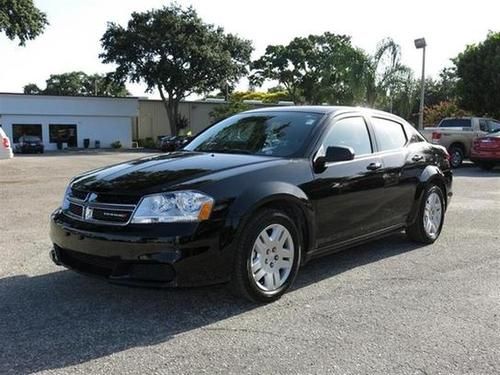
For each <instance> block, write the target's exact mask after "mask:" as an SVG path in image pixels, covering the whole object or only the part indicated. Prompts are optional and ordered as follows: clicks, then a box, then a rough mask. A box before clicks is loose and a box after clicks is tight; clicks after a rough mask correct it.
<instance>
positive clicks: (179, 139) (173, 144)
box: [160, 135, 193, 152]
mask: <svg viewBox="0 0 500 375" xmlns="http://www.w3.org/2000/svg"><path fill="white" fill-rule="evenodd" d="M192 139H193V138H192V137H188V136H182V135H174V136H167V137H163V138H162V139H161V140H160V150H161V151H163V152H172V151H176V150H180V149H181V148H183V147H184V146H185V145H186V144H188V143H189V142H190V141H191V140H192Z"/></svg>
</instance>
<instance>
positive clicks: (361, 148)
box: [323, 117, 372, 156]
mask: <svg viewBox="0 0 500 375" xmlns="http://www.w3.org/2000/svg"><path fill="white" fill-rule="evenodd" d="M323 145H324V146H325V147H330V146H343V147H351V148H352V149H353V150H354V154H355V155H356V156H359V155H366V154H371V153H372V144H371V141H370V135H369V134H368V129H367V127H366V123H365V120H364V119H363V118H362V117H349V118H344V119H341V120H338V121H337V122H336V123H335V124H333V127H332V130H330V133H329V134H328V135H327V136H326V138H325V141H324V142H323Z"/></svg>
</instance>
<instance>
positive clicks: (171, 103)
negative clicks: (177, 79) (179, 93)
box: [158, 86, 179, 135]
mask: <svg viewBox="0 0 500 375" xmlns="http://www.w3.org/2000/svg"><path fill="white" fill-rule="evenodd" d="M158 91H159V92H160V96H161V100H162V102H163V106H164V107H165V111H166V112H167V118H168V123H169V125H170V135H177V114H178V113H179V100H176V99H172V95H170V94H169V96H168V98H167V97H166V96H165V93H164V92H163V89H162V88H161V86H159V87H158Z"/></svg>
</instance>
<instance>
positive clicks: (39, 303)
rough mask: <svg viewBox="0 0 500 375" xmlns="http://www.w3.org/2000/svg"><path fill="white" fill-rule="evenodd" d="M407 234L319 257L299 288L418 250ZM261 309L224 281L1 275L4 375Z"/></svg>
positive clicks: (0, 368) (0, 361) (56, 365)
mask: <svg viewBox="0 0 500 375" xmlns="http://www.w3.org/2000/svg"><path fill="white" fill-rule="evenodd" d="M418 247H419V246H418V245H415V244H413V243H411V242H409V241H407V240H406V237H405V236H404V235H403V234H395V235H393V236H391V237H387V238H385V239H381V240H378V241H375V242H372V243H370V244H367V245H363V246H360V247H357V248H353V249H350V250H346V251H344V252H341V253H337V254H333V255H330V256H327V257H324V258H320V259H317V260H314V261H312V262H311V263H309V264H308V265H307V266H306V267H304V268H303V269H301V272H300V273H299V276H298V278H297V280H296V284H295V287H294V288H293V291H292V293H293V292H296V291H297V290H299V289H301V288H304V287H307V286H308V285H310V284H314V283H317V282H319V281H321V280H324V279H327V278H329V277H332V276H335V275H337V274H340V273H342V272H346V271H348V270H350V269H353V268H356V267H359V266H362V265H365V264H368V263H373V262H377V261H378V260H381V259H384V258H388V257H392V256H397V255H399V254H402V253H405V252H408V251H411V250H414V249H416V248H418ZM256 308H259V305H255V304H252V303H249V302H246V301H243V300H239V299H236V298H233V297H231V296H230V295H229V293H228V292H227V290H226V288H225V286H216V287H206V288H195V289H167V290H161V289H138V288H127V287H122V286H114V285H111V284H108V283H107V282H105V281H103V280H96V279H92V278H88V277H85V276H81V275H78V274H76V273H74V272H71V271H60V272H55V273H50V274H45V275H40V276H34V277H28V276H13V277H7V278H4V279H0V338H1V340H0V373H2V374H8V373H15V374H18V373H31V372H36V371H42V370H50V369H60V368H64V367H66V366H70V365H76V364H79V363H84V362H87V361H90V360H92V359H96V358H101V357H104V356H107V355H110V354H112V353H116V352H120V351H123V350H126V349H129V348H133V347H141V346H147V345H154V344H158V343H162V342H167V341H168V340H170V339H171V338H172V337H173V336H174V335H177V334H180V333H183V332H188V331H191V330H194V329H196V328H200V327H203V326H206V325H209V324H211V323H214V322H218V321H222V320H224V319H228V318H230V317H234V316H237V315H239V314H243V313H245V312H247V311H250V310H252V309H256Z"/></svg>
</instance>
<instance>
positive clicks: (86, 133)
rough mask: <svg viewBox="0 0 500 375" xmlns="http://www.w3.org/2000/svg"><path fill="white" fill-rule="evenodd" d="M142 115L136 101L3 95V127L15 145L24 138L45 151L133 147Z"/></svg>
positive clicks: (0, 120) (0, 104)
mask: <svg viewBox="0 0 500 375" xmlns="http://www.w3.org/2000/svg"><path fill="white" fill-rule="evenodd" d="M138 113H139V101H138V99H137V98H102V97H77V96H45V95H23V94H9V93H0V124H1V126H2V128H3V129H4V131H5V133H7V135H8V136H9V137H10V139H11V141H12V143H17V140H18V139H19V137H21V136H22V135H35V136H38V137H40V138H41V139H42V141H43V143H44V145H45V149H46V150H56V149H57V144H58V143H63V144H66V145H67V146H68V147H80V148H82V147H84V140H85V139H89V142H90V148H93V147H95V144H96V141H99V142H100V147H103V148H107V147H110V146H111V143H113V142H115V141H120V143H121V144H122V146H123V147H131V144H132V129H133V125H134V124H135V123H136V121H137V120H136V119H137V117H138Z"/></svg>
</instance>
